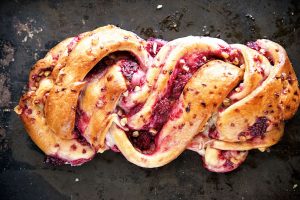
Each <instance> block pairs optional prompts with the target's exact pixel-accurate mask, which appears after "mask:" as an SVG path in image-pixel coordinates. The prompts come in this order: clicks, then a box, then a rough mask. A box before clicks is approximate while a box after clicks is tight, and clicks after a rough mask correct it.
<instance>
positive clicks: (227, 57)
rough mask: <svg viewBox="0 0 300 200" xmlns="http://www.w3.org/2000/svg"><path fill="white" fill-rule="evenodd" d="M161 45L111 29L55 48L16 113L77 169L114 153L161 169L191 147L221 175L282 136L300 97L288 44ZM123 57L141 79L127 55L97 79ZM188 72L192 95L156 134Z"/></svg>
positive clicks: (187, 41)
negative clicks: (148, 140)
mask: <svg viewBox="0 0 300 200" xmlns="http://www.w3.org/2000/svg"><path fill="white" fill-rule="evenodd" d="M154 44H155V45H154V46H153V48H155V50H153V51H154V52H156V53H157V55H156V56H155V57H152V56H151V53H150V51H149V49H148V48H149V47H148V45H149V42H146V41H145V40H143V39H141V38H139V37H138V36H137V35H135V34H134V33H132V32H129V31H125V30H122V29H120V28H117V27H115V26H112V25H108V26H105V27H100V28H98V29H96V30H93V31H90V32H86V33H83V34H80V35H78V36H76V37H73V38H68V39H66V40H64V41H62V42H61V43H59V44H58V45H56V46H55V47H54V48H52V49H51V50H50V51H49V52H48V53H47V55H46V56H45V58H43V59H41V60H39V61H38V62H37V63H36V64H35V65H34V67H33V69H32V70H31V72H30V76H29V91H28V92H27V93H26V94H25V95H23V96H22V98H21V99H20V103H19V105H18V106H17V107H16V109H15V110H16V112H17V113H18V114H19V115H20V117H21V119H22V121H23V122H24V125H25V128H26V130H27V132H28V133H29V135H30V137H31V138H32V140H33V141H34V142H35V143H36V144H37V145H38V146H39V148H40V149H41V150H42V151H44V152H45V154H47V155H49V156H53V157H57V158H59V159H62V160H63V161H64V162H65V163H70V164H72V165H79V164H82V163H84V162H86V161H88V160H90V159H92V157H93V156H94V155H95V153H96V152H99V153H102V152H104V151H105V150H107V149H109V148H111V149H113V150H116V151H120V152H121V153H122V154H123V155H124V156H125V157H126V158H127V160H129V161H130V162H132V163H134V164H136V165H138V166H141V167H159V166H163V165H165V164H167V163H169V162H171V161H172V160H174V159H175V158H176V157H178V156H179V155H180V154H181V153H182V152H183V151H184V150H185V149H190V150H193V151H196V152H198V153H199V154H200V155H201V156H203V161H204V166H205V167H206V168H208V169H209V170H211V171H216V172H227V171H231V170H233V169H235V168H237V167H238V166H239V165H240V163H241V162H243V161H244V160H245V158H246V156H247V151H248V150H251V149H260V150H264V149H266V148H268V147H270V146H272V145H274V144H276V143H277V142H278V141H279V140H280V138H281V137H282V135H283V131H284V120H287V119H289V118H291V117H292V116H293V115H294V114H295V113H296V111H297V109H298V106H299V95H300V94H299V86H298V81H297V77H296V75H295V72H294V70H293V68H292V65H291V63H290V61H289V58H288V56H287V54H286V52H285V50H284V49H283V48H282V47H281V46H280V45H278V44H276V43H274V42H272V41H269V40H257V41H256V42H255V43H253V44H252V46H251V45H250V46H251V47H252V48H249V47H247V46H245V45H241V44H233V45H229V44H227V43H226V42H224V41H222V40H220V39H216V38H210V37H196V36H188V37H184V38H179V39H176V40H173V41H170V42H168V43H166V44H165V45H164V46H163V47H160V48H161V49H160V50H157V48H158V47H157V45H158V43H155V42H154ZM151 48H152V47H151ZM124 51H126V52H130V54H131V56H133V57H134V61H130V62H134V63H135V62H136V63H138V66H139V68H138V69H135V70H136V71H134V72H132V71H130V72H126V73H134V75H132V74H131V75H132V76H131V75H130V76H131V77H130V80H129V79H128V77H126V75H124V73H125V72H124V70H126V69H124V63H125V64H126V62H127V61H126V60H128V59H129V57H128V55H127V56H125V57H120V58H118V59H119V60H118V59H116V61H115V62H113V63H110V64H106V65H105V66H106V67H105V69H102V71H101V73H98V74H97V75H95V76H89V75H88V73H89V72H90V71H91V70H92V69H93V68H94V67H95V65H96V64H97V63H99V62H102V61H103V60H105V58H106V57H107V56H108V55H111V53H115V52H124ZM113 55H114V54H113ZM130 59H131V58H130ZM127 64H128V63H127ZM129 65H135V64H130V63H129ZM131 67H132V66H131ZM179 76H183V77H185V78H186V82H184V87H183V90H181V91H180V90H177V91H180V94H179V96H180V97H179V98H177V99H175V100H174V99H172V100H167V101H169V102H167V104H168V103H170V102H172V103H173V104H172V107H170V108H169V109H170V110H169V111H168V112H170V113H169V114H168V115H167V119H165V121H164V123H163V124H162V127H161V128H157V127H156V129H157V130H156V129H154V128H152V126H153V127H154V125H153V123H154V122H153V117H155V115H156V113H155V112H157V111H155V109H156V106H157V105H159V104H160V103H161V101H163V100H164V99H168V98H169V97H168V95H169V96H170V92H172V91H173V90H174V87H179V86H178V85H177V86H176V85H175V86H174V84H175V83H174V82H176V79H178V77H179ZM87 77H89V78H87ZM187 77H188V79H187ZM177 84H179V85H180V84H182V83H177ZM172 88H173V89H172ZM175 91H176V90H175ZM160 109H164V108H163V107H162V108H160ZM132 110H136V111H135V112H132ZM76 113H77V114H76ZM126 113H127V114H126ZM77 129H78V130H77ZM152 129H153V130H152ZM78 131H79V133H78ZM133 131H134V132H135V136H132V135H131V134H133V133H132V132H133ZM139 131H148V134H150V133H151V134H154V135H155V136H153V137H154V138H155V141H154V144H153V145H154V146H153V145H152V149H151V152H150V151H148V153H146V151H143V150H141V149H139V148H138V147H137V146H136V144H134V143H133V139H132V137H139ZM149 152H150V153H149Z"/></svg>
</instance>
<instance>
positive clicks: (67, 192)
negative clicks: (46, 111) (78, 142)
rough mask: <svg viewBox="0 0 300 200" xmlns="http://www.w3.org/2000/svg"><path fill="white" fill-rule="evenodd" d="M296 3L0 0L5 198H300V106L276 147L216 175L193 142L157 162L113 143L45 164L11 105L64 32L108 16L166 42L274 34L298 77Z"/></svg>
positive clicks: (0, 162)
mask: <svg viewBox="0 0 300 200" xmlns="http://www.w3.org/2000/svg"><path fill="white" fill-rule="evenodd" d="M158 4H161V5H162V8H161V9H157V5H158ZM299 8H300V6H299V3H298V1H293V0H289V1H258V0H254V1H247V3H244V2H242V1H241V2H239V3H237V2H236V1H230V0H229V1H217V2H215V1H194V0H186V1H178V2H176V3H174V2H171V1H148V0H141V1H114V0H112V1H101V2H99V1H96V0H88V1H79V0H75V1H59V0H55V1H50V0H49V1H42V0H37V1H31V0H28V1H1V5H0V21H1V23H0V84H1V86H0V94H1V95H2V96H1V98H0V115H1V117H0V125H1V126H0V170H1V173H0V188H1V189H0V195H1V199H87V198H88V199H125V198H126V199H145V200H146V199H225V200H226V199H298V198H299V196H300V190H299V188H300V173H299V168H300V149H299V148H300V145H299V144H300V134H299V130H300V126H299V121H300V115H299V112H298V113H297V114H296V116H295V117H294V118H293V119H291V120H290V121H288V122H287V123H286V128H285V135H284V137H283V139H282V140H281V141H280V142H279V143H278V144H277V145H275V146H274V147H272V148H271V150H270V153H261V152H259V151H251V152H250V153H249V156H248V158H247V159H246V161H245V162H244V163H243V164H242V165H241V166H240V167H239V168H238V169H237V170H235V171H233V172H231V173H229V174H216V173H211V172H208V171H207V170H206V169H204V168H203V167H202V161H201V159H200V156H198V155H197V154H196V153H194V152H189V151H187V152H184V153H183V154H182V155H181V156H179V157H178V158H177V159H176V160H174V161H173V162H172V163H170V164H168V165H166V166H164V167H162V168H159V169H143V168H139V167H137V166H135V165H133V164H131V163H129V162H127V161H126V159H125V158H123V156H122V155H120V154H117V153H114V152H106V153H104V154H101V155H98V156H96V158H94V159H93V160H92V161H91V162H88V163H87V164H85V165H83V166H81V167H70V166H51V165H47V164H44V163H43V160H44V154H43V153H42V152H41V151H40V150H39V149H38V148H37V147H36V145H34V143H33V142H32V141H31V140H30V138H29V137H28V135H27V134H26V131H25V129H24V126H23V125H22V123H21V121H20V119H18V117H17V116H16V114H15V113H13V112H12V108H13V107H14V106H15V105H16V104H17V102H18V99H19V97H20V95H21V93H22V91H24V90H26V84H27V81H28V74H29V71H30V67H31V66H32V65H33V64H34V63H35V62H36V60H37V59H39V58H42V57H43V56H44V55H45V54H46V53H47V52H48V51H49V49H50V48H51V47H53V46H54V45H55V44H57V43H58V41H61V40H63V39H64V38H67V37H69V36H73V35H77V34H79V33H82V32H85V31H89V30H92V29H94V28H95V27H98V26H102V25H106V24H116V25H119V26H121V27H122V28H124V29H127V30H132V31H134V32H135V33H137V34H138V35H140V36H141V37H143V38H149V37H155V38H162V39H164V40H168V41H170V40H172V39H175V38H178V37H183V36H187V35H209V36H212V37H220V38H221V39H224V40H225V41H227V42H229V43H244V44H246V42H248V41H255V40H256V39H257V38H269V39H271V40H274V41H276V42H279V43H280V44H282V45H283V46H284V47H285V48H286V50H287V52H288V54H289V57H290V59H291V61H292V63H293V66H294V68H295V71H296V73H297V75H298V77H300V68H299V66H300V55H299V49H300V44H299V42H298V41H300V38H299V37H300V29H299V26H300V23H299V20H300V10H299Z"/></svg>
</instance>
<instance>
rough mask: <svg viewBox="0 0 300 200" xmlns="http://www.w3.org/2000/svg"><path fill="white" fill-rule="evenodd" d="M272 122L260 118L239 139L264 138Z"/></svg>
mask: <svg viewBox="0 0 300 200" xmlns="http://www.w3.org/2000/svg"><path fill="white" fill-rule="evenodd" d="M269 123H270V121H269V120H268V118H266V117H258V118H257V119H256V121H255V123H254V124H253V125H252V126H249V128H248V129H247V131H245V132H241V133H240V134H239V137H246V138H255V137H260V138H263V137H264V136H265V133H266V132H267V128H268V126H269Z"/></svg>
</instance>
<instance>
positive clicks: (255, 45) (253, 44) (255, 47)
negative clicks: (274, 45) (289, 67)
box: [247, 42, 274, 65]
mask: <svg viewBox="0 0 300 200" xmlns="http://www.w3.org/2000/svg"><path fill="white" fill-rule="evenodd" d="M247 46H248V47H249V48H251V49H253V50H256V51H257V52H259V53H260V54H262V55H263V56H265V57H266V58H267V59H268V60H269V62H270V63H271V65H274V60H273V58H272V56H271V54H270V52H268V51H266V50H265V49H262V48H261V47H260V46H259V44H258V43H257V42H247ZM254 61H255V60H254Z"/></svg>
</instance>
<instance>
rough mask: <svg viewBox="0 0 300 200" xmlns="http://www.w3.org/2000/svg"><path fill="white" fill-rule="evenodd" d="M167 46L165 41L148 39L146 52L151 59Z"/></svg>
mask: <svg viewBox="0 0 300 200" xmlns="http://www.w3.org/2000/svg"><path fill="white" fill-rule="evenodd" d="M165 44H167V41H164V40H161V39H157V38H149V39H148V40H147V45H146V50H147V51H148V52H149V53H150V55H151V56H152V57H155V56H156V54H157V53H158V52H159V50H160V49H161V48H162V47H163V46H164V45H165Z"/></svg>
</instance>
